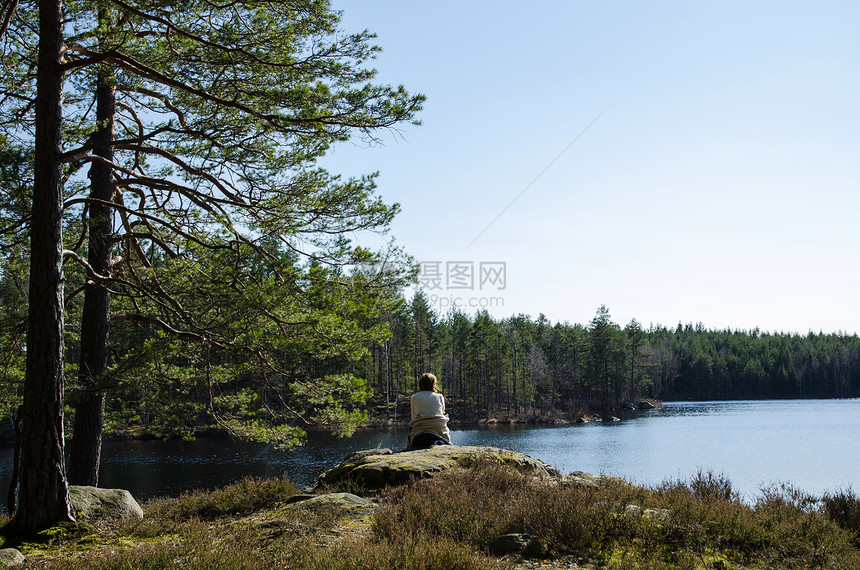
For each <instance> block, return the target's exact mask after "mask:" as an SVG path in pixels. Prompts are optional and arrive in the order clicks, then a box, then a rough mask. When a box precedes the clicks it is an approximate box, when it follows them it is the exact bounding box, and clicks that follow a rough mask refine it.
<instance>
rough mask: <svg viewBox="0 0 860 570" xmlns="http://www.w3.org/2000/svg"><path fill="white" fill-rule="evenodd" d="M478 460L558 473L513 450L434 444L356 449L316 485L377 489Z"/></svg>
mask: <svg viewBox="0 0 860 570" xmlns="http://www.w3.org/2000/svg"><path fill="white" fill-rule="evenodd" d="M479 461H493V462H496V463H500V464H504V465H510V466H512V467H516V468H517V469H520V470H522V471H525V472H527V473H530V474H532V475H534V476H535V477H540V478H550V477H552V478H555V477H558V476H559V473H558V470H556V468H555V467H553V466H552V465H549V464H547V463H544V462H543V461H541V460H539V459H534V458H533V457H529V456H528V455H525V454H523V453H519V452H516V451H510V450H508V449H500V448H498V447H485V446H457V445H438V446H435V447H431V448H430V449H418V450H413V451H402V452H400V453H392V452H391V450H390V449H380V450H370V451H360V452H358V453H355V454H353V455H350V456H349V457H347V458H346V459H345V460H344V461H343V462H342V463H341V464H340V465H338V466H337V467H334V468H332V469H329V470H328V471H326V472H325V473H323V474H322V475H320V477H319V479H318V482H317V484H318V485H327V484H333V483H337V482H343V481H350V482H356V483H359V484H362V485H364V486H365V487H367V488H378V487H382V486H384V485H397V484H401V483H406V482H409V481H411V480H413V479H416V478H425V477H432V476H433V475H435V474H436V473H440V472H442V471H447V470H449V469H457V468H462V467H468V466H470V465H474V464H475V463H477V462H479Z"/></svg>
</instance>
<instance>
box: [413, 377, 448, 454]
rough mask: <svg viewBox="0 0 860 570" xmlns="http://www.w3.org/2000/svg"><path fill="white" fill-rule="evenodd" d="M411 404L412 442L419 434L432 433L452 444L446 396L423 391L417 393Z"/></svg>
mask: <svg viewBox="0 0 860 570" xmlns="http://www.w3.org/2000/svg"><path fill="white" fill-rule="evenodd" d="M409 403H410V404H411V407H412V421H411V422H409V427H410V430H409V441H410V442H411V441H412V438H413V437H414V436H416V435H418V434H419V433H424V432H430V433H435V434H436V435H438V436H439V437H440V438H442V439H444V440H445V441H446V442H448V443H451V431H450V430H449V429H448V415H447V414H446V413H445V396H443V395H442V394H439V393H438V392H431V391H430V390H422V391H420V392H415V394H413V395H412V398H410V400H409Z"/></svg>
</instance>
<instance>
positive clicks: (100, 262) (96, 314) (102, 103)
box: [69, 72, 116, 487]
mask: <svg viewBox="0 0 860 570" xmlns="http://www.w3.org/2000/svg"><path fill="white" fill-rule="evenodd" d="M115 112H116V90H115V88H114V86H113V78H112V77H111V76H110V74H108V73H107V72H100V73H99V76H98V86H97V90H96V118H97V121H98V124H99V125H100V127H101V128H100V129H99V130H98V131H96V132H95V133H94V134H93V142H94V143H95V144H96V145H98V146H97V148H96V149H95V151H94V153H95V154H97V155H99V156H102V157H104V158H105V160H107V161H108V162H111V161H113V148H112V147H111V146H110V143H111V142H113V131H114V115H115ZM90 184H91V188H92V190H91V192H90V198H91V200H92V201H91V203H90V206H89V243H88V246H89V249H88V253H87V261H88V262H89V264H90V266H91V267H92V268H93V271H95V272H96V273H97V274H98V275H101V276H108V275H110V271H111V250H112V246H113V224H112V217H113V208H112V206H111V203H112V202H113V198H114V189H115V187H114V180H113V173H112V169H111V167H110V166H108V165H106V164H102V163H100V162H93V164H92V167H91V168H90ZM109 332H110V291H109V290H108V288H107V286H106V285H105V284H104V283H101V282H100V281H99V280H97V279H96V280H94V281H93V280H90V281H89V282H88V284H87V287H86V289H85V290H84V308H83V312H82V314H81V362H80V372H79V378H80V384H81V390H82V392H81V393H80V394H79V396H78V398H77V400H76V402H75V424H74V428H73V430H72V445H71V454H70V457H69V482H70V483H71V484H73V485H91V486H93V487H96V486H98V480H99V463H100V461H101V446H102V429H103V426H104V408H105V391H104V387H103V386H101V385H100V383H101V376H102V375H103V374H104V373H105V372H107V369H108V359H109V353H108V334H109Z"/></svg>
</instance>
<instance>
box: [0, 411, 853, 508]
mask: <svg viewBox="0 0 860 570" xmlns="http://www.w3.org/2000/svg"><path fill="white" fill-rule="evenodd" d="M405 437H406V431H405V430H394V431H385V432H361V433H358V434H356V435H355V436H353V437H351V438H347V439H340V440H339V439H335V438H333V437H331V436H327V435H324V434H311V436H310V438H309V442H308V444H307V445H306V446H304V447H302V448H300V449H298V450H296V451H293V452H289V453H287V452H278V451H275V450H273V449H271V448H270V447H269V446H266V445H260V444H248V443H240V442H234V441H231V440H227V439H212V438H209V439H201V440H199V441H195V442H185V441H167V442H163V441H135V442H106V443H105V444H104V447H103V452H102V467H101V473H100V485H101V486H102V487H108V488H111V487H119V488H123V489H129V490H130V491H131V492H132V494H134V495H135V497H136V498H138V499H139V500H146V499H150V498H154V497H160V496H176V495H178V494H180V493H181V492H183V491H186V490H189V489H195V488H208V489H211V488H215V487H219V486H223V485H225V484H229V483H232V482H235V481H237V480H239V479H241V478H242V477H244V476H246V475H253V476H256V477H277V476H281V475H286V476H287V477H289V478H290V479H291V480H292V481H294V482H295V483H296V485H297V486H299V487H302V486H304V485H309V484H311V483H313V481H314V480H315V478H316V476H317V475H318V474H319V473H321V472H322V471H324V470H325V469H328V468H329V467H332V466H334V465H336V464H337V463H339V462H340V460H341V459H343V457H344V456H345V455H346V454H348V453H349V452H351V451H355V450H359V449H368V448H374V447H377V446H380V447H389V448H391V449H394V450H399V449H402V448H403V444H404V441H405ZM452 439H453V440H454V443H456V444H458V445H492V446H496V447H504V448H508V449H513V450H516V451H521V452H523V453H526V454H528V455H531V456H532V457H536V458H539V459H542V460H544V461H546V462H548V463H551V464H553V465H555V466H556V467H557V468H558V469H559V470H560V471H561V472H563V473H568V472H571V471H588V472H591V473H595V474H596V473H605V474H608V475H617V476H619V477H623V478H625V479H628V480H630V481H633V482H635V483H640V484H644V485H656V484H659V483H661V482H663V481H666V480H669V479H679V478H680V479H689V478H690V477H691V476H692V475H695V474H696V472H697V471H699V470H711V471H714V472H716V473H721V474H724V475H726V476H727V477H728V478H729V479H730V480H731V481H732V484H733V486H734V488H735V489H736V490H738V491H740V492H741V493H742V494H744V496H745V497H747V498H748V499H749V498H752V497H755V496H756V495H757V494H758V493H759V491H760V489H761V488H762V487H763V486H768V485H771V484H774V483H778V482H786V483H791V484H792V485H794V486H795V487H798V488H800V489H803V490H805V491H808V492H811V493H814V494H821V493H824V492H826V491H834V490H839V489H844V488H847V487H852V488H853V489H855V490H860V400H781V401H749V402H670V403H668V404H667V405H666V408H665V409H663V410H653V411H649V412H642V413H637V415H636V416H635V418H632V419H625V420H623V421H620V422H613V423H602V424H601V423H592V424H586V425H571V426H565V427H555V428H546V427H544V428H523V427H514V428H509V427H503V428H502V427H500V428H493V429H471V430H460V431H454V432H452ZM11 457H12V450H11V449H10V448H0V493H2V495H0V504H5V498H6V489H7V487H8V482H9V477H10V476H11Z"/></svg>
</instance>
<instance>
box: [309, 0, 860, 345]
mask: <svg viewBox="0 0 860 570" xmlns="http://www.w3.org/2000/svg"><path fill="white" fill-rule="evenodd" d="M334 5H335V8H337V9H340V10H343V12H344V13H343V22H342V27H343V29H344V30H346V31H357V30H360V29H365V28H367V29H369V30H371V31H373V32H376V33H377V34H378V38H377V43H378V45H380V46H381V47H382V48H383V50H384V51H383V52H382V53H381V54H380V56H379V58H378V60H377V61H376V62H375V67H377V69H379V71H380V78H381V80H382V81H384V82H387V83H393V84H400V83H402V84H404V85H406V86H407V88H409V89H410V90H411V91H416V92H422V93H424V94H426V95H427V97H428V102H427V105H426V110H425V111H424V112H423V113H422V114H421V117H420V118H421V120H422V121H423V123H424V125H423V126H421V127H407V128H405V129H403V130H402V132H401V133H400V134H399V135H395V134H394V133H389V134H388V135H386V136H385V144H384V146H378V147H374V148H364V147H362V146H360V145H350V144H347V145H343V146H341V147H338V148H337V149H336V151H335V152H334V153H333V154H332V155H331V156H330V157H329V158H328V159H327V160H326V163H325V165H326V166H327V167H328V168H330V169H331V170H332V171H335V172H342V173H344V174H360V173H366V172H372V171H376V170H379V171H380V172H381V176H380V178H379V191H380V193H381V195H382V196H383V197H384V198H385V199H386V200H388V201H396V202H399V203H400V204H401V205H402V210H403V211H402V214H401V215H400V216H399V217H398V219H397V220H396V221H395V223H394V225H393V229H392V235H393V236H394V237H395V238H396V239H397V242H398V243H399V244H400V245H401V246H403V247H404V248H406V250H407V251H408V252H409V253H411V254H412V255H413V256H414V257H415V258H416V260H418V261H421V262H425V263H429V262H438V263H439V265H434V266H428V267H430V268H432V267H435V268H437V269H439V270H440V271H441V274H442V277H443V279H444V278H447V277H448V275H447V273H446V268H447V263H448V262H452V263H453V262H467V263H471V264H472V265H473V268H474V271H475V272H476V273H475V279H476V281H475V286H474V289H471V290H469V289H449V288H448V287H447V284H446V283H444V282H443V283H442V287H441V288H440V289H436V290H432V291H431V290H428V295H431V296H435V299H436V300H437V304H440V305H442V306H441V308H442V312H444V311H445V307H444V301H442V299H445V300H446V301H447V302H448V303H450V302H452V301H453V300H455V299H457V300H458V302H459V303H461V304H462V305H463V306H464V308H465V309H466V310H467V311H470V309H469V307H468V305H470V304H478V305H480V304H488V303H492V304H493V305H494V306H492V307H488V309H489V310H490V312H491V314H493V315H494V316H497V317H507V316H510V315H512V314H518V313H525V314H528V315H531V316H532V317H537V315H538V314H540V313H544V314H545V315H546V316H547V317H548V318H549V319H550V320H552V321H562V322H563V321H569V322H571V323H575V322H580V323H587V322H588V321H589V320H591V318H592V317H593V316H594V313H595V311H596V309H597V307H598V306H599V305H600V304H605V305H606V306H607V307H608V308H609V309H610V312H611V314H612V317H613V320H614V321H615V322H618V323H619V324H621V325H624V324H626V323H627V322H629V321H630V319H631V318H636V319H637V320H638V321H639V322H640V323H642V324H643V325H644V326H646V327H647V326H648V325H649V324H651V323H654V324H657V323H659V324H663V325H666V326H674V325H675V324H677V323H678V322H679V321H680V322H683V323H698V322H702V323H703V324H704V325H705V326H706V327H708V328H725V327H730V328H733V329H752V328H754V327H760V328H761V329H762V330H769V331H786V332H789V331H791V332H800V333H806V332H808V331H809V330H813V331H815V332H818V331H819V330H823V331H824V332H835V331H837V330H842V331H849V332H852V333H853V332H856V331H858V330H860V34H858V32H857V24H858V22H860V3H856V2H848V1H845V2H828V1H820V2H792V1H779V2H777V1H755V2H748V1H745V2H739V1H722V2H701V1H699V2H695V1H689V2H680V1H677V2H633V1H627V2H621V1H606V0H601V1H596V0H595V1H587V2H586V1H570V0H568V1H552V2H549V1H543V2H534V3H532V4H530V5H529V6H526V5H525V4H523V3H522V2H509V1H494V2H476V1H466V2H463V1H461V2H453V1H431V2H422V3H412V2H394V1H393V0H362V1H360V2H356V1H353V2H347V1H345V0H341V1H336V2H335V4H334ZM601 113H602V114H601ZM595 118H597V120H596V121H595ZM592 121H594V122H593V124H592V125H591V126H590V127H589V128H588V129H587V130H586V131H585V132H584V133H582V136H581V137H580V138H579V139H578V140H576V142H575V143H574V144H573V145H572V146H569V148H568V145H570V143H571V142H572V141H573V140H574V139H575V138H576V137H577V135H579V134H580V133H581V132H582V131H583V129H585V128H586V126H587V125H589V124H590V123H592ZM565 148H567V150H566V151H565V150H564V149H565ZM562 151H564V152H563V153H562ZM560 153H562V154H561V156H559V154H560ZM553 161H554V162H553ZM547 167H549V168H547ZM541 173H543V174H541ZM536 178H537V179H536ZM535 179H536V180H535ZM532 182H533V184H531V186H529V184H530V183H532ZM524 190H525V191H524ZM512 202H513V203H512ZM509 205H510V207H509V208H508V209H507V210H505V208H506V207H507V206H509ZM503 211H504V213H503V214H502V215H501V216H500V217H499V218H498V219H497V220H496V221H495V222H493V220H494V219H495V218H496V217H497V216H498V215H499V214H500V213H501V212H503ZM491 222H492V223H491ZM481 232H483V233H481ZM479 234H481V235H480V237H479V238H478V239H477V241H475V242H474V243H473V244H472V245H471V246H469V244H470V243H471V242H473V240H475V238H476V237H477V236H478V235H479ZM482 262H504V264H505V269H506V277H507V282H506V286H505V288H504V289H503V290H500V289H499V288H498V282H495V283H492V282H489V283H487V284H485V285H486V286H485V287H484V289H480V288H479V283H478V280H479V276H478V274H477V272H478V271H479V267H480V264H481V263H482ZM451 267H452V268H453V267H455V266H453V265H452V266H451ZM458 267H460V268H461V269H462V265H459V266H458ZM427 275H429V272H428V273H427ZM452 283H453V282H452Z"/></svg>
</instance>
